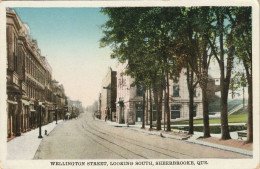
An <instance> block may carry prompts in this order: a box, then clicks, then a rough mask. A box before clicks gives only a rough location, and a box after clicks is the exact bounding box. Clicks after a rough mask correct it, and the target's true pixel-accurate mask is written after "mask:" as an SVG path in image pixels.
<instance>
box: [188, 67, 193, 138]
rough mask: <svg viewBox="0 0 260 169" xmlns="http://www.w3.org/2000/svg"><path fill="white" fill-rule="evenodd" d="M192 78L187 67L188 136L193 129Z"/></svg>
mask: <svg viewBox="0 0 260 169" xmlns="http://www.w3.org/2000/svg"><path fill="white" fill-rule="evenodd" d="M193 76H194V73H193V71H191V73H190V69H189V67H188V66H187V84H188V91H189V134H193V133H194V131H193V130H194V129H193V109H194V97H193V95H194V87H193Z"/></svg>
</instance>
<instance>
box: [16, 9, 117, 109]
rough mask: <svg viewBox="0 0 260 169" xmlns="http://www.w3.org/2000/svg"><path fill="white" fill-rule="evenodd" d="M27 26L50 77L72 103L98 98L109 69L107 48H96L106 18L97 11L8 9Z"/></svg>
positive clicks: (112, 62)
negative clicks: (62, 86) (58, 83)
mask: <svg viewBox="0 0 260 169" xmlns="http://www.w3.org/2000/svg"><path fill="white" fill-rule="evenodd" d="M12 9H15V11H16V13H17V14H18V16H19V17H20V19H21V20H22V22H23V23H26V24H27V25H28V26H29V27H30V33H31V38H33V39H36V40H37V42H38V47H39V49H40V50H41V54H42V56H46V58H47V60H48V62H49V63H50V65H51V67H52V69H53V78H55V79H56V80H57V81H59V82H60V83H61V84H63V85H64V88H65V93H66V95H67V96H68V97H70V98H71V99H73V100H77V99H78V100H80V101H82V103H83V105H84V106H86V105H91V104H92V103H93V102H94V101H95V100H97V99H98V93H99V92H100V90H101V82H102V79H103V78H104V76H105V75H106V73H107V71H108V68H109V66H111V67H112V68H115V64H116V60H112V59H110V56H109V54H110V49H109V48H105V49H104V48H99V42H98V41H99V39H100V38H101V37H102V33H101V30H100V26H101V25H102V24H104V23H105V21H106V19H107V17H106V16H104V15H102V14H101V13H100V12H99V11H100V8H12Z"/></svg>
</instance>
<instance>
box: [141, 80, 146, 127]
mask: <svg viewBox="0 0 260 169" xmlns="http://www.w3.org/2000/svg"><path fill="white" fill-rule="evenodd" d="M145 91H146V89H145V85H143V115H142V116H143V119H142V129H144V128H145Z"/></svg>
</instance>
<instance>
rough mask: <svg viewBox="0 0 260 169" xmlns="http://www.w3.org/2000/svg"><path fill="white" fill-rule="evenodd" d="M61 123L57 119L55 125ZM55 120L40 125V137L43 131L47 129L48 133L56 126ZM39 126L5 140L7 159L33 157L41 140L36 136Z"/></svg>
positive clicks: (27, 158) (29, 158) (61, 121)
mask: <svg viewBox="0 0 260 169" xmlns="http://www.w3.org/2000/svg"><path fill="white" fill-rule="evenodd" d="M62 123H63V120H59V121H58V124H57V125H60V124H62ZM57 125H56V121H53V122H52V123H49V124H47V125H44V126H42V137H43V138H44V137H46V135H44V131H45V130H47V134H49V133H50V132H51V131H52V130H53V129H54V128H55V127H56V126H57ZM38 136H39V128H36V129H33V130H31V131H28V132H26V133H22V135H21V136H19V137H16V138H14V139H12V140H10V141H9V142H7V159H8V160H31V159H33V157H34V154H35V152H36V151H37V149H38V147H39V145H40V143H41V140H42V139H39V138H38Z"/></svg>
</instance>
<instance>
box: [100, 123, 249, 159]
mask: <svg viewBox="0 0 260 169" xmlns="http://www.w3.org/2000/svg"><path fill="white" fill-rule="evenodd" d="M96 120H99V121H103V120H100V119H96ZM103 122H105V121H103ZM105 123H107V124H108V125H112V126H114V127H125V128H126V129H129V130H135V131H138V132H142V133H145V134H150V135H157V136H160V137H166V138H171V139H177V140H182V141H186V142H189V143H193V144H200V145H204V146H208V147H212V148H217V149H221V150H226V151H231V152H235V153H240V154H243V155H248V156H253V152H252V151H249V150H245V149H240V148H235V147H230V146H225V145H221V144H214V143H210V142H206V141H202V140H200V139H198V138H199V137H202V136H203V133H202V132H194V134H193V135H192V136H191V135H188V134H182V133H178V132H165V131H164V130H163V127H162V130H161V131H156V130H152V131H149V130H147V129H149V128H150V126H149V125H146V126H145V128H146V129H141V126H142V125H129V126H127V124H118V123H116V122H111V121H106V122H105ZM231 125H232V124H231ZM211 136H212V137H216V138H219V139H220V138H221V134H211ZM230 136H231V138H232V139H234V140H236V141H238V140H237V138H238V136H237V132H230ZM245 139H246V138H243V140H242V141H245Z"/></svg>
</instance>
